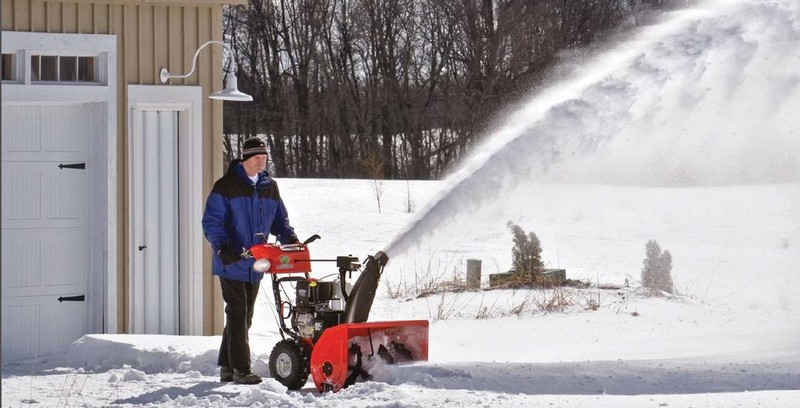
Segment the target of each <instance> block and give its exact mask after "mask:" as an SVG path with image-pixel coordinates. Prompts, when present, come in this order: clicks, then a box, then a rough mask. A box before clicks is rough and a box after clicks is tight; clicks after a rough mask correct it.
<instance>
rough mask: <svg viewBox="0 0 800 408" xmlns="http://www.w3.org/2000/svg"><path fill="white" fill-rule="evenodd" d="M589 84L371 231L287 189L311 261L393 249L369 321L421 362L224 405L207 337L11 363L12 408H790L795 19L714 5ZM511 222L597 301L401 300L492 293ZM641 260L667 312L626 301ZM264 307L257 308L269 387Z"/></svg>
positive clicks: (671, 24) (553, 100)
mask: <svg viewBox="0 0 800 408" xmlns="http://www.w3.org/2000/svg"><path fill="white" fill-rule="evenodd" d="M586 69H587V70H589V69H590V70H592V73H590V74H580V73H576V78H574V79H572V80H570V81H567V82H566V83H564V84H562V85H559V86H556V87H554V88H553V89H552V90H550V91H549V92H547V93H545V94H543V95H542V96H540V97H539V98H537V99H536V100H534V101H532V102H531V103H530V104H529V105H527V106H524V107H521V110H520V111H519V112H518V113H516V114H514V115H512V116H510V117H509V119H508V121H507V122H506V126H505V127H503V128H501V129H498V131H497V133H496V134H495V135H493V136H492V137H491V138H490V140H489V141H488V142H487V143H486V145H485V146H484V147H483V148H482V149H481V150H480V154H479V155H478V156H476V157H474V158H473V159H472V160H471V161H469V162H467V163H465V166H464V167H463V168H462V169H460V170H459V171H457V172H455V173H454V174H453V175H452V176H451V177H450V178H448V180H445V181H440V182H410V183H406V182H405V181H384V182H383V184H382V186H383V191H384V193H383V197H382V209H383V211H382V212H381V213H378V211H377V205H376V203H375V194H374V192H373V190H372V187H373V182H372V181H369V180H297V179H279V182H280V185H281V191H282V193H283V195H284V199H285V201H286V204H287V207H288V209H289V212H290V216H291V218H292V223H293V225H294V226H295V228H296V230H297V231H298V233H299V235H301V236H309V235H311V234H314V233H318V234H320V235H321V236H322V239H321V240H319V241H317V242H315V243H313V244H312V246H311V250H312V255H313V256H314V257H319V258H333V257H335V256H337V255H347V254H352V255H354V256H358V257H359V258H361V259H363V258H364V257H366V256H367V255H369V254H374V253H375V252H376V251H379V250H386V251H387V253H388V254H389V255H390V261H389V264H388V265H387V268H386V271H385V273H384V276H383V280H382V283H381V287H380V289H379V294H378V298H377V299H376V301H375V305H374V307H373V310H372V313H371V315H370V320H374V321H377V320H398V319H408V318H419V319H429V320H430V321H431V326H430V350H429V356H430V361H428V362H426V363H418V364H414V365H409V366H394V367H384V370H383V371H382V372H379V373H377V375H376V380H375V381H371V382H365V383H358V384H356V385H354V386H352V387H350V388H348V389H345V390H343V391H341V392H339V393H336V394H324V395H321V394H319V393H317V392H316V390H315V389H314V387H313V384H312V383H308V384H307V385H306V387H305V388H304V389H303V390H301V391H299V392H287V391H286V389H285V388H284V387H282V386H281V385H280V384H278V383H277V382H276V381H274V380H272V379H265V381H264V383H262V384H260V385H257V386H244V385H233V384H225V385H222V384H220V383H219V382H218V380H217V367H216V364H215V363H216V357H217V348H218V346H219V341H220V338H219V337H218V336H212V337H191V336H180V337H178V336H139V335H87V336H84V337H83V338H82V339H80V340H79V341H77V342H76V343H74V344H73V345H71V346H70V347H68V348H66V349H65V350H63V352H60V353H57V354H54V355H52V356H48V357H44V358H41V359H39V360H37V361H33V362H26V363H22V364H13V365H4V366H3V368H2V369H3V374H2V406H3V407H9V406H12V407H18V406H34V407H35V406H40V407H55V406H91V407H96V406H121V407H125V406H145V405H147V406H208V407H211V406H214V407H216V406H286V407H294V406H346V407H350V406H365V407H366V406H370V407H373V406H387V407H407V406H420V407H432V406H433V407H436V406H438V407H451V406H498V407H500V406H502V407H506V406H525V407H527V406H542V407H545V406H546V407H550V406H555V407H559V406H569V407H577V406H587V407H657V406H670V407H737V406H738V407H755V406H763V407H797V406H800V296H798V294H797V288H799V287H800V270H799V269H798V268H799V267H798V265H800V205H798V203H800V160H798V158H800V119H799V118H800V115H798V112H800V4H798V3H797V2H796V1H788V0H786V1H770V2H761V1H742V2H730V1H729V2H712V3H706V6H703V7H699V8H697V9H695V10H692V11H684V12H679V13H676V14H675V15H674V16H672V17H671V18H670V19H668V21H667V22H666V23H664V24H662V25H658V26H655V27H652V28H650V29H648V30H646V31H645V32H643V33H642V34H641V36H640V37H637V38H636V39H635V40H632V41H631V42H630V43H628V44H625V45H623V46H621V47H619V48H618V49H616V50H612V51H610V52H609V53H608V54H604V55H602V56H600V57H599V59H598V60H597V61H595V62H594V63H593V64H588V66H587V67H586ZM556 136H557V137H556ZM409 197H410V199H411V202H412V204H413V207H414V211H412V212H409V211H408V202H409ZM508 221H512V222H514V223H516V224H518V225H520V226H521V227H522V228H523V229H524V230H525V231H528V232H530V231H533V232H535V233H536V234H537V235H538V237H539V239H540V240H541V241H542V246H543V249H544V251H543V253H542V257H543V260H544V261H545V262H546V263H547V264H548V266H549V267H554V268H555V267H558V268H564V269H566V270H567V276H568V278H571V279H579V280H585V281H588V282H591V283H592V284H594V285H595V286H593V287H591V288H589V289H585V290H580V291H578V290H574V289H569V290H565V294H564V295H565V296H568V297H569V299H571V301H572V303H573V304H572V306H569V307H567V308H566V310H564V311H558V312H545V311H543V310H542V308H541V307H540V306H539V305H540V304H541V303H542V302H544V301H546V300H547V299H548V297H551V296H553V294H552V293H551V292H548V291H529V290H516V291H514V290H491V291H489V290H484V291H474V292H462V293H449V294H444V295H441V294H437V295H433V296H428V297H423V298H416V297H414V296H412V295H413V291H412V290H413V289H414V288H418V287H420V286H421V285H424V284H425V283H426V282H428V281H430V280H431V279H434V278H435V279H437V280H440V281H441V280H448V279H452V278H453V276H461V277H463V274H464V271H465V263H466V260H467V259H473V258H474V259H481V260H482V266H483V280H484V284H486V283H487V281H488V278H487V275H488V274H490V273H496V272H503V271H506V270H507V269H508V268H509V266H510V264H511V245H512V242H511V238H512V237H511V233H510V232H509V231H508V229H507V228H506V223H507V222H508ZM651 239H655V240H657V241H658V242H659V244H660V245H661V247H662V249H666V250H669V251H670V253H671V254H672V258H673V270H672V274H673V279H674V281H675V283H676V287H677V289H678V291H679V293H680V295H678V296H670V297H653V296H649V295H647V294H646V293H645V292H644V291H642V290H641V289H640V288H639V287H638V281H639V278H640V271H641V267H642V260H643V258H644V255H645V243H646V242H647V241H648V240H651ZM315 268H316V272H315V273H316V274H318V276H324V275H327V274H329V273H332V272H333V270H332V269H330V270H329V269H326V268H329V266H327V265H325V264H323V265H319V266H315ZM626 282H627V284H628V285H627V286H626V285H625V284H626ZM597 285H608V287H609V289H600V288H598V287H597ZM614 285H616V287H615V286H614ZM611 287H614V288H611ZM390 292H392V293H397V292H400V293H401V296H399V297H390V296H389V293H390ZM590 301H591V302H593V304H596V305H597V310H591V309H592V308H590V307H587V306H588V305H589V302H590ZM271 305H272V301H271V294H270V292H269V291H268V290H267V288H266V286H262V290H261V297H260V299H259V301H258V305H257V310H256V321H255V324H254V327H253V330H252V331H251V343H252V351H253V357H254V362H255V363H254V371H255V372H256V373H258V374H261V375H263V376H267V375H268V370H267V360H268V357H269V353H270V351H271V349H272V346H273V345H274V343H275V342H277V341H278V339H279V338H280V336H279V335H278V333H277V331H276V325H275V322H274V317H273V315H272V313H271V308H270V306H271Z"/></svg>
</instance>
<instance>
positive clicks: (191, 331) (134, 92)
mask: <svg viewBox="0 0 800 408" xmlns="http://www.w3.org/2000/svg"><path fill="white" fill-rule="evenodd" d="M134 110H159V111H164V110H167V111H178V112H179V116H178V126H179V129H178V158H180V159H178V158H175V159H176V162H177V165H178V197H179V198H180V199H179V205H178V236H180V237H182V238H181V242H179V243H178V244H179V251H178V264H179V271H178V280H179V282H180V284H179V289H178V295H179V301H178V310H179V314H178V322H177V323H178V332H179V334H182V335H202V334H203V230H202V229H201V221H202V216H203V202H204V200H203V185H202V177H201V175H202V174H203V160H202V159H203V156H202V153H203V149H202V147H203V146H202V138H201V137H199V136H198V135H200V134H201V133H202V129H203V128H202V122H203V97H202V88H201V87H199V86H185V85H183V86H170V85H128V101H127V117H128V127H127V129H128V131H127V132H126V133H127V134H128V140H127V145H128V146H132V145H133V138H134V137H135V136H136V135H135V134H134V132H133V117H134V115H133V111H134ZM127 162H128V169H127V173H128V176H129V177H130V175H131V174H134V172H133V169H134V166H136V165H141V164H139V163H134V161H133V154H132V151H131V149H128V152H127ZM127 184H128V201H129V202H128V206H127V207H128V208H129V209H132V208H133V203H132V202H131V201H132V200H131V199H132V198H133V183H132V182H130V180H129V181H128V183H127ZM134 217H135V214H134V212H133V211H132V210H129V212H128V234H127V235H128V263H127V265H128V268H127V269H128V271H129V274H128V278H129V279H128V285H127V299H128V302H129V304H128V305H127V306H128V308H127V309H128V316H127V318H128V323H129V329H130V330H129V331H131V332H133V331H134V330H135V328H134V322H136V321H137V319H138V318H139V316H137V315H136V313H137V308H136V307H134V306H135V305H134V304H133V302H135V301H136V300H137V299H136V298H135V297H134V296H133V294H134V293H142V291H143V290H144V288H143V287H141V285H142V282H141V281H139V280H134V279H131V272H132V271H133V257H134V255H135V253H134V252H133V246H134V245H136V244H135V240H134V236H135V235H134V230H133V226H134V225H135V222H136V220H135V219H134Z"/></svg>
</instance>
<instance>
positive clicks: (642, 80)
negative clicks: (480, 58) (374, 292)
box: [384, 0, 800, 257]
mask: <svg viewBox="0 0 800 408" xmlns="http://www.w3.org/2000/svg"><path fill="white" fill-rule="evenodd" d="M575 72H576V73H575V75H574V78H571V79H569V80H567V81H564V82H563V83H561V84H558V85H555V86H553V87H552V88H551V89H549V90H547V91H545V92H544V93H542V94H540V95H537V96H536V97H535V98H534V99H532V100H531V101H529V102H528V103H527V104H526V105H524V106H522V107H521V109H520V110H519V111H517V112H515V113H513V114H511V115H510V116H509V117H508V118H507V119H506V120H505V121H504V124H503V126H502V127H501V128H500V129H498V130H496V131H495V132H494V133H493V134H491V135H490V136H489V137H488V138H487V140H486V142H485V143H484V145H483V146H481V147H480V148H479V149H477V150H478V153H476V154H475V155H474V157H472V158H471V159H470V160H469V161H468V163H466V165H465V166H464V167H463V168H461V169H460V170H459V171H458V172H456V173H455V174H453V175H452V176H450V177H449V179H448V183H450V186H451V187H450V189H449V190H446V192H445V193H444V194H443V195H442V196H441V197H440V198H439V199H438V201H433V202H432V204H431V205H430V206H429V208H428V209H427V210H426V211H425V212H423V213H422V215H421V217H420V218H418V219H417V220H416V221H414V222H412V223H411V224H410V225H409V226H408V228H407V230H406V231H405V232H404V233H401V234H400V235H398V236H397V237H396V238H395V240H394V241H393V242H391V243H390V244H389V245H388V246H387V247H386V249H384V252H386V253H387V254H388V255H389V256H390V257H391V256H393V255H397V254H400V253H403V252H405V251H406V250H407V249H409V248H410V247H412V246H414V243H415V242H418V241H419V240H420V239H421V238H422V236H424V235H427V234H429V233H431V232H432V231H434V230H435V229H436V227H437V226H438V225H441V224H442V223H444V222H445V221H446V220H449V221H453V220H454V219H455V218H456V217H457V216H458V214H462V215H463V214H468V213H469V212H471V211H473V210H475V209H476V208H478V207H480V206H482V204H483V203H484V202H486V201H497V200H498V199H499V198H500V197H505V194H504V192H508V191H512V190H513V189H516V188H519V187H520V186H524V185H527V184H531V183H538V182H567V183H600V184H619V185H639V186H720V185H742V184H769V183H787V182H790V183H795V182H800V160H798V157H800V6H799V5H798V4H797V2H796V1H790V0H785V1H774V2H762V1H739V2H735V1H734V2H732V1H709V2H705V3H702V4H701V5H700V6H698V7H696V8H693V9H690V10H683V11H679V12H675V13H672V14H671V15H670V16H669V18H668V19H666V20H665V21H664V22H662V23H661V24H658V25H656V26H653V27H649V28H647V29H645V30H643V31H642V32H641V33H639V34H638V35H637V36H636V38H635V39H633V40H631V41H627V42H625V43H624V44H621V45H620V46H618V47H616V48H615V49H613V50H610V51H608V52H606V53H604V54H603V55H601V56H599V57H597V58H595V59H593V60H592V61H585V62H583V63H582V66H581V67H580V68H579V69H577V70H576V71H575Z"/></svg>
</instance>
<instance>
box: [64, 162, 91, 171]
mask: <svg viewBox="0 0 800 408" xmlns="http://www.w3.org/2000/svg"><path fill="white" fill-rule="evenodd" d="M58 168H59V169H62V170H63V169H82V170H85V169H86V163H75V164H64V163H61V164H59V165H58Z"/></svg>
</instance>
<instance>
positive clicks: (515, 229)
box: [506, 221, 544, 283]
mask: <svg viewBox="0 0 800 408" xmlns="http://www.w3.org/2000/svg"><path fill="white" fill-rule="evenodd" d="M506 226H507V227H508V229H510V230H511V233H512V234H513V235H514V247H513V248H512V249H511V267H512V269H513V272H514V274H515V275H516V276H517V277H518V278H524V279H525V280H526V281H527V283H535V282H536V280H537V278H538V277H539V275H540V274H541V273H542V271H544V263H543V262H542V245H541V243H540V242H539V238H538V237H536V234H535V233H533V232H530V233H528V234H527V235H526V234H525V231H524V230H523V229H522V228H520V226H519V225H516V224H514V223H513V222H511V221H509V222H508V223H507V224H506Z"/></svg>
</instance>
